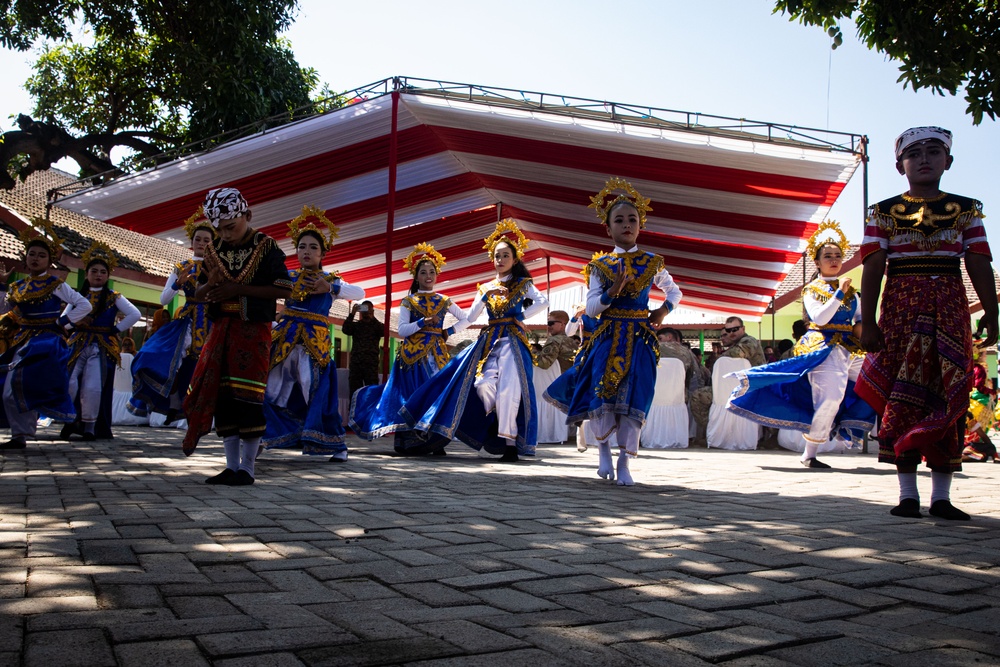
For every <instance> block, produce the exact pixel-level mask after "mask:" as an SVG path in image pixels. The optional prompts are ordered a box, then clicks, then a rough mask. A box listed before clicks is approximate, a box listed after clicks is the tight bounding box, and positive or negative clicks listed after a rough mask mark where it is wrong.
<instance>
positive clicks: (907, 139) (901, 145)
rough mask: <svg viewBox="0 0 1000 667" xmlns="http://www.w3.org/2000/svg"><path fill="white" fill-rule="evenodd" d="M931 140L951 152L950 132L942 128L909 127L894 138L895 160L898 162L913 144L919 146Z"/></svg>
mask: <svg viewBox="0 0 1000 667" xmlns="http://www.w3.org/2000/svg"><path fill="white" fill-rule="evenodd" d="M931 139H933V140H935V141H940V142H941V143H942V144H944V147H945V148H947V149H948V151H949V152H951V132H950V131H948V130H946V129H944V128H943V127H935V126H933V125H926V126H924V127H911V128H910V129H908V130H907V131H906V132H903V133H902V134H901V135H899V136H898V137H896V159H897V160H898V159H899V156H900V155H902V154H903V151H905V150H906V149H907V148H909V147H910V146H912V145H913V144H920V143H923V142H925V141H929V140H931Z"/></svg>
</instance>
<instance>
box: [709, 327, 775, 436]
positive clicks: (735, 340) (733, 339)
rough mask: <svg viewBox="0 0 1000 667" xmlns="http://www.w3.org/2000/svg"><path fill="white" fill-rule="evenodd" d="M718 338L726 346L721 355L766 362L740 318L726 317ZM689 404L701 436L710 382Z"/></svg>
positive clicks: (710, 400) (762, 351)
mask: <svg viewBox="0 0 1000 667" xmlns="http://www.w3.org/2000/svg"><path fill="white" fill-rule="evenodd" d="M719 338H720V339H721V340H722V345H723V347H725V348H726V350H725V352H723V353H722V355H721V356H723V357H736V358H737V359H746V360H747V361H749V362H750V365H751V366H763V365H764V364H766V363H767V359H765V358H764V349H763V348H762V347H761V346H760V341H758V340H757V339H756V338H754V337H753V336H751V335H749V334H748V333H747V332H746V329H745V328H744V326H743V320H741V319H740V318H738V317H730V318H728V319H727V320H726V325H725V327H723V329H722V334H721V335H720V336H719ZM690 406H691V416H693V417H694V420H695V422H696V423H697V424H698V437H699V438H703V437H704V436H705V430H706V429H707V428H708V411H709V408H711V407H712V385H711V383H709V384H708V385H707V386H705V387H702V388H701V389H698V390H697V391H695V392H694V393H693V394H692V395H691V401H690Z"/></svg>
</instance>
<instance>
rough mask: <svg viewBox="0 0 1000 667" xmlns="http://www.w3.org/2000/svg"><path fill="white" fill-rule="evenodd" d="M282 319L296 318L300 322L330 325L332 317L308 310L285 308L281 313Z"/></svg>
mask: <svg viewBox="0 0 1000 667" xmlns="http://www.w3.org/2000/svg"><path fill="white" fill-rule="evenodd" d="M281 319H283V320H296V321H298V322H307V323H309V324H322V325H323V326H330V318H329V317H327V316H326V315H320V314H319V313H310V312H309V311H307V310H285V311H284V312H282V313H281Z"/></svg>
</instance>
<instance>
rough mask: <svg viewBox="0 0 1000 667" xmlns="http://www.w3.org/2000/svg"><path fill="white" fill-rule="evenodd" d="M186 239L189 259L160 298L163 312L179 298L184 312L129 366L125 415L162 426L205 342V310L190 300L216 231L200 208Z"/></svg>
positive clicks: (174, 411)
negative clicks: (150, 418)
mask: <svg viewBox="0 0 1000 667" xmlns="http://www.w3.org/2000/svg"><path fill="white" fill-rule="evenodd" d="M184 231H185V232H187V235H188V238H190V239H191V251H192V253H193V257H191V259H189V260H185V261H183V262H181V263H180V264H178V265H177V266H176V267H174V271H173V273H171V274H170V276H169V277H168V278H167V284H166V285H165V286H164V287H163V292H162V293H161V294H160V303H161V304H163V305H164V306H165V305H167V304H168V303H170V301H171V300H172V299H173V298H174V296H176V295H177V294H178V293H180V292H183V293H184V306H183V307H182V308H181V309H180V310H179V311H177V314H176V315H175V316H174V318H173V320H171V321H170V322H169V323H168V324H166V325H164V326H163V327H161V328H159V329H157V330H156V332H155V333H154V334H153V335H152V336H151V337H150V338H149V340H147V341H146V342H145V343H144V344H143V346H142V349H141V350H139V353H138V354H137V355H136V357H135V359H134V360H133V361H132V396H133V398H132V401H131V407H130V411H131V412H133V413H135V414H138V415H144V414H145V413H146V410H147V409H148V410H150V411H152V412H160V413H164V414H166V415H167V420H166V423H167V424H169V423H170V422H172V421H174V419H176V418H177V417H178V416H179V413H180V412H181V408H182V405H183V402H184V396H185V395H186V394H187V389H188V385H189V384H190V383H191V375H192V373H194V367H195V366H196V365H197V364H198V355H200V354H201V348H202V346H204V345H205V339H206V338H208V330H209V326H210V323H209V320H208V304H207V303H206V302H205V301H201V300H199V299H197V298H196V297H195V290H196V289H197V288H198V284H199V280H200V279H201V278H203V271H204V269H203V266H202V263H203V261H204V257H205V249H206V248H208V246H209V245H210V244H211V243H212V241H213V240H215V229H214V228H213V227H212V223H210V222H209V221H208V219H207V218H205V214H204V212H203V210H202V208H201V207H200V206H199V207H198V210H197V211H195V214H194V215H192V216H191V217H190V218H188V219H187V220H186V221H185V222H184Z"/></svg>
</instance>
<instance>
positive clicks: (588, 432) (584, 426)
mask: <svg viewBox="0 0 1000 667" xmlns="http://www.w3.org/2000/svg"><path fill="white" fill-rule="evenodd" d="M608 444H609V445H611V449H612V450H613V451H617V449H618V434H617V433H612V434H611V437H610V438H608ZM596 446H597V436H595V435H594V430H593V429H592V428H590V420H589V419H585V420H583V421H582V422H580V426H579V427H577V429H576V448H577V449H581V448H582V449H586V448H587V447H596Z"/></svg>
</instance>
